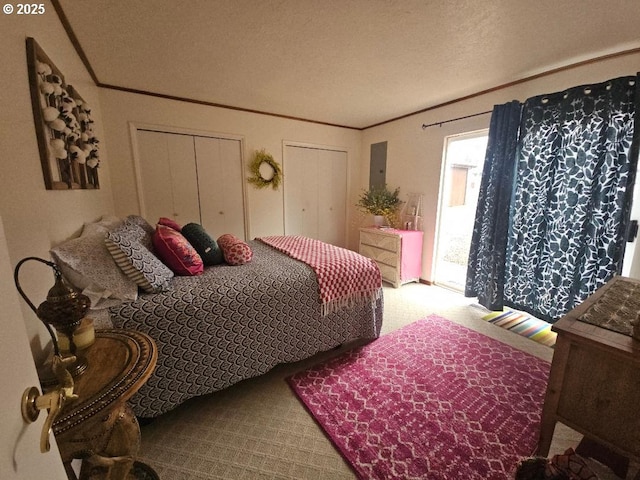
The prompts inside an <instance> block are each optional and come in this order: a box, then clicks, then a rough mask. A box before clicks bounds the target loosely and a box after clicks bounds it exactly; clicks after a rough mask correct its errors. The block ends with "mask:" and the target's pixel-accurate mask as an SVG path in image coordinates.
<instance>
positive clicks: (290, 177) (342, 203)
mask: <svg viewBox="0 0 640 480" xmlns="http://www.w3.org/2000/svg"><path fill="white" fill-rule="evenodd" d="M346 201H347V153H346V152H339V151H333V150H326V149H321V148H310V147H299V146H292V145H287V146H286V147H285V162H284V204H285V208H284V213H285V227H284V228H285V234H286V235H304V236H306V237H311V238H316V239H318V240H322V241H323V242H327V243H331V244H333V245H338V246H344V245H345V240H346V238H345V232H346Z"/></svg>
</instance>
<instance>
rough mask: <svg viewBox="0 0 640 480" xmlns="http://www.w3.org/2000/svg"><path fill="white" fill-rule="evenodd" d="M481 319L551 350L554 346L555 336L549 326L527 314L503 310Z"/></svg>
mask: <svg viewBox="0 0 640 480" xmlns="http://www.w3.org/2000/svg"><path fill="white" fill-rule="evenodd" d="M482 319H483V320H486V321H487V322H489V323H493V324H494V325H498V326H499V327H502V328H506V329H507V330H511V331H512V332H514V333H517V334H518V335H522V336H523V337H527V338H530V339H531V340H535V341H536V342H538V343H541V344H543V345H546V346H548V347H552V348H553V346H554V345H555V344H556V336H557V334H556V332H552V331H551V324H550V323H547V322H545V321H544V320H539V319H537V318H535V317H532V316H531V315H529V314H527V313H522V312H518V311H513V310H505V311H503V312H491V313H489V314H488V315H485V316H484V317H482Z"/></svg>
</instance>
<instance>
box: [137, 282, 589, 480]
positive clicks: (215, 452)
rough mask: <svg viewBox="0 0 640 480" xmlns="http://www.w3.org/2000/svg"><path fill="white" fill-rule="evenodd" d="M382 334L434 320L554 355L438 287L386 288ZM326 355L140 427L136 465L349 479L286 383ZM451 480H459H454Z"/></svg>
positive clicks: (568, 443)
mask: <svg viewBox="0 0 640 480" xmlns="http://www.w3.org/2000/svg"><path fill="white" fill-rule="evenodd" d="M384 302H385V311H384V321H383V324H382V334H383V336H384V335H387V334H389V333H391V332H393V331H395V330H398V329H399V328H402V327H404V326H405V325H409V324H410V323H413V322H415V321H416V320H418V319H420V318H425V317H427V316H428V315H430V314H438V315H441V316H443V317H446V318H447V319H449V320H451V321H454V322H456V323H458V324H461V325H464V326H466V327H468V328H471V329H473V330H475V331H478V332H480V333H482V334H484V335H486V336H488V337H491V338H494V339H496V340H499V341H501V342H503V343H506V344H508V345H511V346H513V347H515V348H517V349H519V350H522V351H525V352H528V353H531V354H532V355H535V356H536V357H538V358H541V359H543V360H546V361H550V360H551V357H552V356H553V350H552V349H551V348H549V347H546V346H544V345H541V344H539V343H536V342H532V341H531V340H529V339H527V338H524V337H521V336H519V335H514V334H513V333H511V332H509V331H507V330H504V329H502V328H499V327H496V326H495V325H492V324H490V323H489V322H486V321H484V320H482V318H481V317H482V316H483V315H485V314H486V313H488V312H487V311H486V310H484V309H479V308H476V306H475V302H474V301H473V300H471V299H468V298H464V297H463V296H462V295H460V294H458V293H455V292H452V291H450V290H447V289H443V288H440V287H436V286H428V285H423V284H416V283H413V284H407V285H404V286H403V287H402V288H391V287H387V286H385V288H384ZM350 347H352V346H345V347H343V348H342V349H339V350H332V351H330V352H324V353H321V354H318V355H316V356H315V357H313V358H310V359H308V360H304V361H302V362H297V363H294V364H289V365H279V366H278V367H276V368H274V369H273V370H272V371H270V372H268V373H267V374H265V375H262V376H260V377H256V378H252V379H250V380H246V381H243V382H240V383H238V384H236V385H234V386H232V387H230V388H227V389H225V390H222V391H220V392H217V393H214V394H211V395H206V396H203V397H200V398H194V399H192V400H190V401H188V402H185V403H184V404H183V405H181V406H180V407H178V408H176V409H175V410H172V411H171V412H168V413H166V414H165V415H162V416H160V417H159V418H157V419H156V420H155V421H154V422H153V423H151V424H149V425H145V426H143V427H142V429H141V430H142V444H141V448H140V453H139V455H138V459H139V460H140V461H143V462H146V463H148V464H149V465H151V466H152V467H153V468H154V469H155V471H156V472H157V473H158V476H159V477H160V478H161V479H162V480H237V479H250V480H254V479H256V480H261V479H264V480H319V479H321V480H324V479H330V480H353V479H355V478H356V476H355V473H354V472H353V470H352V469H351V467H350V466H349V465H348V464H347V462H346V461H345V460H344V458H343V457H342V455H341V454H340V453H339V452H338V450H337V449H336V448H335V447H334V446H333V444H332V443H331V441H330V440H329V439H328V437H327V436H326V435H325V434H324V432H323V430H322V429H321V428H320V427H319V425H318V424H317V422H316V421H315V420H314V419H313V417H312V416H311V415H309V413H308V412H307V410H306V409H305V407H304V406H303V405H302V404H301V403H300V401H299V400H298V398H297V397H296V395H295V394H294V393H293V391H292V390H291V388H290V387H289V385H288V384H287V383H286V381H285V379H286V378H287V377H289V376H291V375H293V374H294V373H296V372H298V371H301V370H305V369H307V368H310V367H312V366H314V365H316V364H318V363H320V362H322V361H325V360H328V359H330V358H332V357H335V356H337V355H341V354H343V353H344V352H345V351H347V349H348V348H350ZM581 438H582V437H581V435H579V434H578V433H576V432H574V431H573V430H571V429H569V428H568V427H565V426H564V425H562V424H559V425H558V426H557V427H556V432H555V435H554V438H553V443H552V445H551V453H552V454H554V453H559V452H564V450H565V449H566V448H568V447H575V446H576V445H577V444H578V442H579V441H580V439H581ZM456 480H457V479H456Z"/></svg>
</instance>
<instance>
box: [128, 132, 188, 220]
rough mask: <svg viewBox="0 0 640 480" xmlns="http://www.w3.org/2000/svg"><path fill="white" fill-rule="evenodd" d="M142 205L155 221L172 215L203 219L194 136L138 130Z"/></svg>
mask: <svg viewBox="0 0 640 480" xmlns="http://www.w3.org/2000/svg"><path fill="white" fill-rule="evenodd" d="M137 142H138V166H139V168H140V184H141V187H142V191H141V195H142V198H141V200H142V202H141V204H142V209H143V214H144V216H145V218H146V219H147V220H148V221H149V222H151V223H152V224H153V222H156V221H157V220H158V219H159V218H160V217H170V218H173V219H174V220H176V221H177V222H178V223H180V224H185V223H189V222H199V221H200V207H199V201H198V183H197V174H196V161H195V153H194V146H193V138H192V137H191V136H188V135H177V134H172V133H164V132H153V131H146V130H138V132H137Z"/></svg>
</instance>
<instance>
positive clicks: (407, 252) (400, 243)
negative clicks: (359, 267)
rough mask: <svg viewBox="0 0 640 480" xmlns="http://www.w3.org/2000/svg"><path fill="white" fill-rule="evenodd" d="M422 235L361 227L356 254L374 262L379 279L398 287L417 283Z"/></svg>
mask: <svg viewBox="0 0 640 480" xmlns="http://www.w3.org/2000/svg"><path fill="white" fill-rule="evenodd" d="M422 236H423V233H422V232H421V231H418V230H396V229H391V228H375V227H366V228H361V229H360V248H359V252H360V254H361V255H364V256H365V257H369V258H371V259H372V260H375V262H376V263H377V264H378V267H380V273H381V274H382V279H383V280H384V281H386V282H389V283H391V284H392V285H393V286H394V287H395V288H398V287H399V286H400V285H403V284H405V283H409V282H417V281H419V280H420V275H421V274H422Z"/></svg>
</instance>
